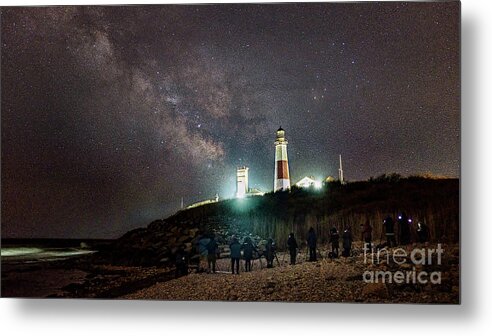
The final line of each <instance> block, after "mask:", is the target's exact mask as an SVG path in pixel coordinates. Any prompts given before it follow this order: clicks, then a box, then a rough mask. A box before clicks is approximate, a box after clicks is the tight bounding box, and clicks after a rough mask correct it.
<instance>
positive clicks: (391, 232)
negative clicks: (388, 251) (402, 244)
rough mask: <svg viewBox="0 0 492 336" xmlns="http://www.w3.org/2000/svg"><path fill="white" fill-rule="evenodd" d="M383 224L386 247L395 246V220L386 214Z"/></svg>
mask: <svg viewBox="0 0 492 336" xmlns="http://www.w3.org/2000/svg"><path fill="white" fill-rule="evenodd" d="M383 225H384V231H385V234H386V245H387V246H388V247H395V246H396V240H395V222H394V221H393V218H391V216H390V215H388V217H386V219H385V220H384V222H383Z"/></svg>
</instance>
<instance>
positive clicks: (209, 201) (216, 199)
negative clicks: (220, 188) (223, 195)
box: [186, 194, 219, 209]
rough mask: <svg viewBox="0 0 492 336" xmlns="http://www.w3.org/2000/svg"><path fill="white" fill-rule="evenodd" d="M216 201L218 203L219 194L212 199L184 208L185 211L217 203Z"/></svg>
mask: <svg viewBox="0 0 492 336" xmlns="http://www.w3.org/2000/svg"><path fill="white" fill-rule="evenodd" d="M218 201H219V194H216V195H215V197H214V198H211V199H208V200H204V201H200V202H196V203H193V204H190V205H188V206H187V207H186V209H191V208H196V207H199V206H202V205H205V204H211V203H217V202H218Z"/></svg>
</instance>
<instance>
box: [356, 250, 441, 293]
mask: <svg viewBox="0 0 492 336" xmlns="http://www.w3.org/2000/svg"><path fill="white" fill-rule="evenodd" d="M368 252H370V253H371V254H370V255H369V256H368ZM443 252H444V250H443V249H442V248H441V244H437V248H436V249H433V248H414V249H413V250H412V251H411V252H407V251H406V250H404V249H402V248H397V249H394V250H392V251H388V250H387V249H386V248H382V249H378V250H377V251H375V250H374V249H371V248H370V246H369V244H367V243H365V244H364V264H369V263H370V264H373V265H381V264H382V263H383V262H384V263H386V265H389V264H390V262H391V261H392V262H394V263H395V264H397V265H399V266H401V265H403V264H405V263H406V262H407V260H408V259H410V261H411V262H412V264H413V265H417V266H418V265H422V266H424V265H441V259H442V253H443ZM419 268H420V267H419ZM362 278H363V280H364V281H365V282H367V283H378V282H382V283H386V282H387V283H393V282H394V283H398V284H401V283H409V284H410V283H412V284H417V283H418V284H427V283H429V282H430V283H431V284H440V283H441V272H439V271H433V272H430V273H429V272H426V271H423V270H419V271H417V269H416V267H415V266H413V267H412V269H411V270H404V271H403V270H398V271H388V270H386V271H384V270H367V271H365V272H364V274H363V275H362Z"/></svg>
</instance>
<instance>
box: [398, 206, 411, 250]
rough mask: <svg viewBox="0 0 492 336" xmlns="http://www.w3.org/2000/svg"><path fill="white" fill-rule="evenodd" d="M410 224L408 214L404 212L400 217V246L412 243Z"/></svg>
mask: <svg viewBox="0 0 492 336" xmlns="http://www.w3.org/2000/svg"><path fill="white" fill-rule="evenodd" d="M410 222H411V220H410V219H408V217H407V214H406V213H404V212H402V213H401V214H400V215H399V216H398V230H399V233H400V244H401V245H407V244H409V243H410Z"/></svg>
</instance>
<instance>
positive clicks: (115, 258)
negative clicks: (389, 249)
mask: <svg viewBox="0 0 492 336" xmlns="http://www.w3.org/2000/svg"><path fill="white" fill-rule="evenodd" d="M402 211H404V212H406V213H407V214H408V215H409V216H410V217H411V218H412V219H413V223H417V222H419V221H420V222H424V223H426V224H427V225H428V227H429V231H430V239H431V241H433V242H446V243H457V242H459V217H460V216H459V180H458V179H432V178H424V177H409V178H401V177H400V176H398V175H395V174H393V175H388V176H386V175H383V176H381V177H379V178H376V179H370V180H369V181H363V182H352V183H348V184H345V185H341V184H339V183H337V182H333V183H329V184H326V185H325V186H323V188H321V189H316V190H315V189H312V190H306V189H299V188H292V189H291V190H290V191H285V192H276V193H269V194H266V195H264V196H257V197H251V198H244V199H230V200H225V201H221V202H218V203H213V204H207V205H203V206H200V207H197V208H192V209H187V210H182V211H179V212H177V213H176V214H174V215H173V216H171V217H169V218H166V219H159V220H156V221H154V222H152V223H150V224H149V225H148V226H147V227H146V228H139V229H135V230H132V231H130V232H128V233H126V234H125V235H123V236H122V237H121V238H119V239H117V240H116V241H115V243H114V244H112V245H111V246H110V247H108V248H107V249H105V250H104V251H102V252H101V253H99V254H98V255H97V256H96V258H97V260H96V261H102V262H109V263H112V264H119V265H140V266H152V265H162V264H168V263H170V262H172V261H173V255H174V253H175V252H176V250H177V249H178V248H179V246H184V247H185V249H186V251H187V252H189V253H191V254H193V253H194V250H195V249H194V243H195V239H196V237H197V236H198V235H200V234H202V233H209V232H210V233H215V235H216V237H217V239H218V240H219V243H222V244H227V242H228V241H229V239H230V237H231V235H233V234H234V235H236V236H238V237H239V238H240V239H241V238H242V237H244V236H246V235H250V236H252V237H253V238H254V240H255V241H256V242H257V243H259V242H260V241H261V240H264V239H266V238H268V237H273V238H274V239H275V241H276V242H277V246H278V247H279V249H283V248H285V242H286V240H287V236H288V234H289V233H290V232H294V233H295V234H296V236H297V237H298V241H300V242H303V240H304V238H305V235H306V232H307V230H308V229H309V228H310V227H313V228H314V229H315V230H316V232H317V234H318V237H319V240H320V243H321V244H324V243H326V242H327V240H328V237H329V229H330V228H332V227H336V228H337V229H338V230H343V229H344V228H345V227H347V226H351V228H352V232H353V235H354V237H355V239H356V240H358V239H360V237H361V232H360V225H361V224H362V223H364V222H365V221H369V222H370V223H371V225H372V227H373V228H374V231H373V239H374V240H375V241H379V240H380V239H381V238H382V236H383V232H382V222H383V219H384V218H385V217H386V216H387V215H391V216H393V217H394V218H395V217H396V216H397V215H398V214H399V213H400V212H402ZM412 234H413V235H414V237H415V228H414V227H412Z"/></svg>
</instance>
